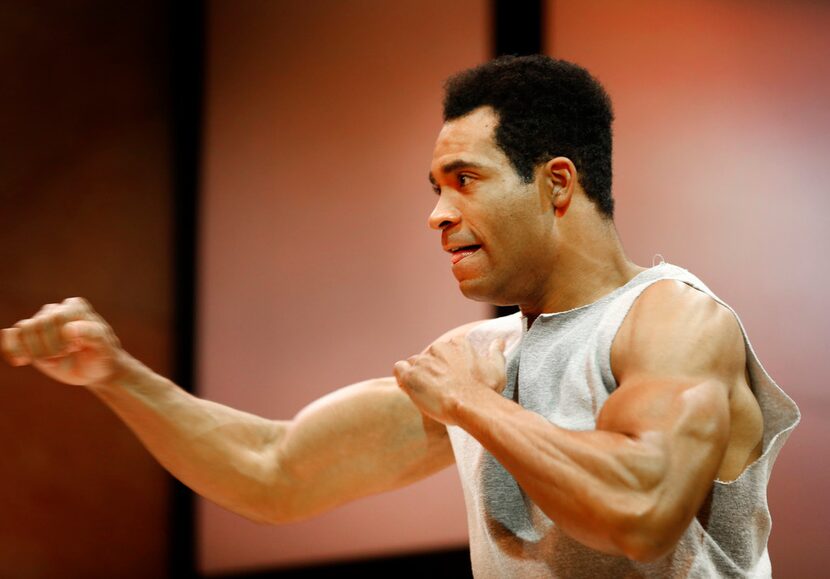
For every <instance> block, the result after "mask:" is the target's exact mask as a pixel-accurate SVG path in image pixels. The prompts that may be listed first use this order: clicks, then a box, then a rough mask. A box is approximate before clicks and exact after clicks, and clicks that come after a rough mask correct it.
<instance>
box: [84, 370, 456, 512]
mask: <svg viewBox="0 0 830 579" xmlns="http://www.w3.org/2000/svg"><path fill="white" fill-rule="evenodd" d="M92 390H93V391H94V392H95V393H96V394H97V395H98V396H99V397H100V398H101V399H102V400H104V401H105V402H106V403H107V404H108V405H109V406H110V407H111V408H112V409H113V410H114V411H115V412H116V413H117V414H118V415H119V416H120V417H121V418H122V419H123V420H124V421H125V422H126V423H127V425H128V426H129V427H130V428H131V429H132V430H133V431H134V432H135V433H136V435H137V436H138V437H139V438H140V439H141V441H142V442H143V443H144V445H145V446H146V447H147V448H148V450H150V452H151V453H152V454H153V455H154V456H155V457H156V458H157V459H158V460H159V462H161V463H162V465H164V466H165V468H167V469H168V470H169V471H170V472H171V473H172V474H173V475H174V476H176V477H177V478H178V479H179V480H181V481H182V482H184V483H185V484H187V485H188V486H190V487H191V488H192V489H193V490H194V491H196V492H198V493H199V494H201V495H203V496H204V497H206V498H208V499H210V500H212V501H214V502H216V503H218V504H220V505H222V506H224V507H225V508H228V509H230V510H232V511H234V512H236V513H239V514H241V515H243V516H246V517H248V518H250V519H254V520H259V521H263V522H273V523H281V522H289V521H295V520H301V519H305V518H308V517H310V516H312V515H315V514H317V513H320V512H322V511H325V510H328V509H331V508H333V507H336V506H338V505H341V504H343V503H345V502H348V501H350V500H353V499H357V498H360V497H363V496H366V495H369V494H374V493H378V492H382V491H386V490H391V489H394V488H398V487H401V486H404V485H406V484H409V483H412V482H414V481H416V480H419V479H420V478H423V477H424V476H427V475H428V474H431V473H433V472H435V471H437V470H439V469H441V468H444V467H445V466H447V465H448V464H450V462H451V460H452V452H451V450H450V446H449V442H448V438H447V435H446V429H445V428H444V426H443V425H441V424H438V423H435V422H433V421H430V420H427V419H425V418H424V417H423V416H422V415H421V414H420V412H419V411H418V410H417V408H415V406H414V405H412V403H411V402H410V401H409V399H408V398H407V397H406V396H405V395H404V394H403V393H401V392H400V390H399V389H398V388H397V386H396V384H395V382H394V380H392V379H391V378H379V379H374V380H366V381H364V382H360V383H357V384H352V385H350V386H346V387H344V388H341V389H339V390H335V391H334V392H332V393H331V394H328V395H327V396H324V397H323V398H321V399H319V400H317V401H315V402H313V403H312V404H310V405H309V406H308V407H306V408H304V409H303V410H302V411H301V412H300V413H299V414H298V415H297V416H296V417H294V419H292V420H290V421H271V420H266V419H264V418H260V417H258V416H254V415H251V414H248V413H245V412H241V411H238V410H234V409H232V408H228V407H225V406H222V405H220V404H216V403H213V402H210V401H207V400H201V399H199V398H196V397H194V396H191V395H190V394H188V393H186V392H184V391H183V390H181V389H180V388H178V387H177V386H176V385H175V384H173V383H172V382H170V381H169V380H167V379H165V378H163V377H161V376H158V375H157V374H154V373H153V372H152V371H150V370H149V369H147V368H146V367H144V366H143V365H141V364H140V363H138V362H136V361H134V360H129V363H128V370H127V371H126V372H124V373H123V375H122V377H121V378H119V379H117V380H116V381H115V382H114V383H112V384H106V385H101V386H96V387H92Z"/></svg>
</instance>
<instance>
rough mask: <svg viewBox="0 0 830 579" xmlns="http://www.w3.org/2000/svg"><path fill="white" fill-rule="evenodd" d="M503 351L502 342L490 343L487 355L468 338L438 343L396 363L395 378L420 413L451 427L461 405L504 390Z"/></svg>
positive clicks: (503, 345) (457, 338)
mask: <svg viewBox="0 0 830 579" xmlns="http://www.w3.org/2000/svg"><path fill="white" fill-rule="evenodd" d="M504 348H505V342H504V340H501V339H498V340H493V341H491V342H490V345H489V350H488V351H487V353H486V354H482V353H479V352H478V351H476V348H474V347H473V345H472V344H471V343H470V341H469V340H468V339H467V338H462V337H456V338H452V339H451V340H449V341H447V342H436V343H433V344H432V345H431V346H430V347H429V348H427V349H426V351H424V352H423V353H422V354H418V355H416V356H411V357H410V358H409V359H407V360H401V361H400V362H397V363H396V364H395V369H394V370H395V379H396V380H397V381H398V386H399V387H400V388H401V389H402V390H403V391H404V392H406V394H408V395H409V397H410V398H411V399H412V401H413V402H414V403H415V405H416V406H417V407H418V408H419V409H420V411H421V412H423V413H424V414H426V415H427V416H429V417H430V418H432V419H433V420H436V421H438V422H441V423H443V424H447V425H452V424H455V417H454V413H455V410H456V409H457V407H458V405H459V404H463V403H466V402H471V401H472V400H473V399H474V398H475V397H476V396H480V395H481V393H482V392H486V391H490V392H491V393H492V392H499V393H501V391H502V390H504V387H505V384H506V381H505V373H504V364H505V362H504Z"/></svg>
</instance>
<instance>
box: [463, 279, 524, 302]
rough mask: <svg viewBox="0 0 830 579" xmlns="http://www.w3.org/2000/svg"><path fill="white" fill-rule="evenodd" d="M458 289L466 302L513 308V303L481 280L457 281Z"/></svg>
mask: <svg viewBox="0 0 830 579" xmlns="http://www.w3.org/2000/svg"><path fill="white" fill-rule="evenodd" d="M458 289H459V290H461V293H462V294H463V295H464V297H465V298H467V299H468V300H473V301H476V302H487V303H488V304H493V305H494V306H513V305H516V302H515V301H512V300H510V299H506V298H505V296H504V294H503V293H502V292H499V291H497V290H496V289H495V288H494V287H493V285H492V284H488V283H486V281H485V280H483V279H465V280H459V282H458Z"/></svg>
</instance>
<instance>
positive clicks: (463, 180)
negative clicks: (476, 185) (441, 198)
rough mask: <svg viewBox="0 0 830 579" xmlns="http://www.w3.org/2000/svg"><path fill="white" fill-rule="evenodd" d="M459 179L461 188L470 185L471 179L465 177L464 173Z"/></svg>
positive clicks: (467, 176)
mask: <svg viewBox="0 0 830 579" xmlns="http://www.w3.org/2000/svg"><path fill="white" fill-rule="evenodd" d="M457 179H458V186H459V187H465V186H466V185H469V183H470V180H471V177H470V176H469V175H465V174H464V173H461V174H460V175H458V177H457Z"/></svg>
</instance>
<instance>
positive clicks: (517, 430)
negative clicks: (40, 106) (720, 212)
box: [2, 56, 798, 577]
mask: <svg viewBox="0 0 830 579" xmlns="http://www.w3.org/2000/svg"><path fill="white" fill-rule="evenodd" d="M446 90H447V92H446V98H445V103H444V117H445V124H444V126H443V128H442V130H441V132H440V134H439V136H438V140H437V142H436V146H435V151H434V155H433V160H432V165H431V170H430V181H431V183H432V186H433V188H434V190H435V193H436V194H437V195H438V199H437V204H436V206H435V209H434V211H433V212H432V214H431V216H430V219H429V221H430V226H431V227H432V228H434V229H435V230H436V231H437V232H439V233H440V236H441V243H442V246H443V248H444V249H445V250H446V251H447V252H449V254H450V260H451V263H452V271H453V274H454V275H455V277H456V279H457V280H458V283H459V287H460V289H461V291H462V292H463V293H464V295H465V296H467V297H469V298H471V299H475V300H483V301H487V302H490V303H495V304H503V305H508V304H517V305H518V306H519V307H520V309H521V312H520V313H518V314H514V315H512V316H508V317H506V318H500V319H497V320H488V321H483V322H479V323H474V324H469V325H467V326H463V327H461V328H456V329H455V330H451V331H450V332H448V333H447V334H445V335H444V336H442V337H441V338H439V339H438V340H436V341H435V342H434V343H433V344H432V345H431V346H430V347H429V348H428V349H427V350H425V351H424V352H422V353H421V354H419V355H415V356H412V357H411V358H409V359H408V360H406V361H401V362H398V363H397V364H396V365H395V369H394V373H395V378H383V379H378V380H369V381H366V382H361V383H358V384H354V385H351V386H347V387H345V388H342V389H340V390H338V391H336V392H334V393H332V394H330V395H328V396H326V397H324V398H322V399H320V400H318V401H316V402H314V403H312V404H311V405H310V406H308V407H307V408H305V409H304V410H303V411H301V412H300V413H299V414H298V415H297V416H296V417H295V418H294V419H293V420H290V421H270V420H266V419H263V418H259V417H256V416H253V415H250V414H247V413H244V412H239V411H236V410H233V409H231V408H227V407H224V406H221V405H218V404H215V403H212V402H209V401H206V400H200V399H198V398H195V397H193V396H191V395H189V394H187V393H185V392H183V391H182V390H180V389H179V388H178V387H176V386H175V385H174V384H172V383H171V382H170V381H168V380H166V379H165V378H163V377H161V376H158V375H156V374H154V373H153V372H152V371H151V370H149V369H148V368H146V367H144V366H143V365H142V364H141V363H140V362H138V361H137V360H135V359H133V358H131V357H130V356H129V355H128V354H127V353H126V352H124V351H123V349H121V347H120V344H119V342H118V339H117V338H116V337H115V334H114V333H113V331H112V329H111V328H110V327H109V326H108V325H107V324H106V322H105V321H104V320H103V319H101V318H100V316H98V314H96V313H95V312H94V310H93V309H92V307H91V306H90V305H89V304H88V303H86V302H85V301H84V300H82V299H78V298H72V299H69V300H66V301H65V302H63V303H62V304H49V305H47V306H44V307H43V308H42V309H41V310H40V312H38V313H37V314H36V315H35V316H34V317H33V318H31V319H28V320H23V321H21V322H18V323H17V324H15V327H14V328H9V329H6V330H4V331H3V342H2V343H3V351H4V353H5V355H6V356H7V357H8V359H9V360H10V362H11V363H12V364H15V365H25V364H32V365H34V366H35V367H36V368H38V369H39V370H41V371H42V372H44V373H45V374H47V375H49V376H51V377H53V378H55V379H56V380H58V381H61V382H64V383H68V384H76V385H83V386H86V387H87V388H89V389H90V390H91V391H92V392H93V393H95V394H96V395H97V396H99V397H100V398H101V399H102V400H104V402H105V403H107V404H108V405H109V406H110V407H111V408H112V409H113V410H114V411H115V412H116V413H117V414H118V415H119V416H121V417H122V418H123V420H124V421H125V422H126V423H127V424H128V425H129V426H130V427H131V428H132V429H133V430H134V431H135V433H136V434H137V435H138V437H139V438H140V439H141V440H142V442H143V443H144V444H145V445H146V446H147V448H148V449H149V450H150V451H151V452H152V453H153V454H154V455H155V456H156V457H157V458H158V459H159V461H161V463H162V464H163V465H164V466H165V467H166V468H168V469H169V470H170V471H171V472H172V473H173V474H174V475H175V476H177V477H178V478H179V479H181V480H182V481H183V482H185V483H186V484H188V485H189V486H191V487H192V488H193V489H194V490H195V491H197V492H199V493H200V494H202V495H204V496H205V497H207V498H209V499H211V500H213V501H215V502H217V503H219V504H220V505H223V506H225V507H227V508H229V509H231V510H233V511H235V512H237V513H240V514H242V515H244V516H247V517H249V518H251V519H254V520H259V521H266V522H274V523H280V522H287V521H294V520H298V519H302V518H305V517H308V516H311V515H313V514H315V513H319V512H321V511H324V510H326V509H329V508H332V507H334V506H336V505H339V504H342V503H344V502H346V501H349V500H352V499H355V498H358V497H361V496H365V495H368V494H372V493H377V492H381V491H385V490H390V489H394V488H398V487H400V486H403V485H406V484H409V483H411V482H414V481H416V480H418V479H420V478H423V477H425V476H427V475H429V474H431V473H434V472H436V471H437V470H439V469H441V468H444V467H445V466H447V465H448V464H450V463H451V462H453V460H455V461H456V462H457V465H458V468H459V472H460V474H461V478H462V482H463V484H464V492H465V498H466V502H467V511H468V523H469V527H470V543H471V556H472V559H473V569H474V572H475V574H476V575H477V576H480V577H560V576H561V577H578V576H585V577H614V576H642V575H651V576H659V577H668V576H684V577H685V576H692V577H712V576H719V575H722V576H769V575H770V565H769V558H768V555H767V551H766V542H767V537H768V535H769V525H770V519H769V512H768V509H767V506H766V494H765V493H766V483H767V480H768V477H769V472H770V469H771V466H772V463H773V461H774V459H775V457H776V456H777V453H778V451H779V450H780V447H781V445H782V444H783V443H784V440H785V439H786V437H787V435H788V434H789V432H790V431H791V429H792V428H793V427H794V426H795V424H796V423H797V421H798V410H797V408H796V407H795V405H794V404H793V402H792V401H791V400H790V399H789V398H788V397H787V396H786V395H785V394H784V393H783V392H782V391H781V390H780V389H779V388H778V387H777V386H776V385H775V383H774V382H773V381H772V380H771V379H770V378H769V377H768V376H767V375H766V373H765V372H764V370H763V368H762V367H761V366H760V364H759V362H758V360H757V358H756V357H755V355H754V353H753V352H752V349H751V348H750V347H749V343H748V341H746V336H745V333H744V331H743V328H742V326H741V325H740V323H739V322H738V321H737V318H736V317H735V315H734V313H733V312H732V310H731V309H729V308H728V307H727V306H725V305H724V304H723V303H722V302H720V301H719V300H718V299H717V298H716V297H714V295H713V294H712V293H711V292H710V291H709V290H708V288H706V286H705V285H703V284H702V282H700V280H698V279H697V278H696V277H694V276H693V275H691V274H690V273H689V272H687V271H685V270H683V269H681V268H678V267H676V266H671V265H669V264H665V263H661V264H660V265H658V266H655V267H652V268H650V269H644V268H641V267H638V266H636V265H635V264H633V263H632V262H630V261H629V260H628V259H627V258H626V256H625V254H624V252H623V249H622V245H621V243H620V241H619V238H618V236H617V233H616V230H615V228H614V223H613V219H612V218H613V200H612V197H611V121H612V113H611V106H610V102H609V100H608V97H607V95H606V94H605V92H604V90H603V89H602V87H601V86H600V85H599V83H597V81H596V80H595V79H593V78H592V77H591V76H590V74H588V72H587V71H585V70H584V69H581V68H579V67H577V66H575V65H573V64H570V63H567V62H563V61H555V60H552V59H549V58H547V57H543V56H534V57H522V58H502V59H498V60H495V61H493V62H490V63H487V64H485V65H482V66H480V67H478V68H475V69H472V70H469V71H465V72H463V73H461V74H459V75H457V76H456V77H454V78H453V79H451V80H450V81H449V82H448V84H447V87H446ZM505 358H506V359H505Z"/></svg>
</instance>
